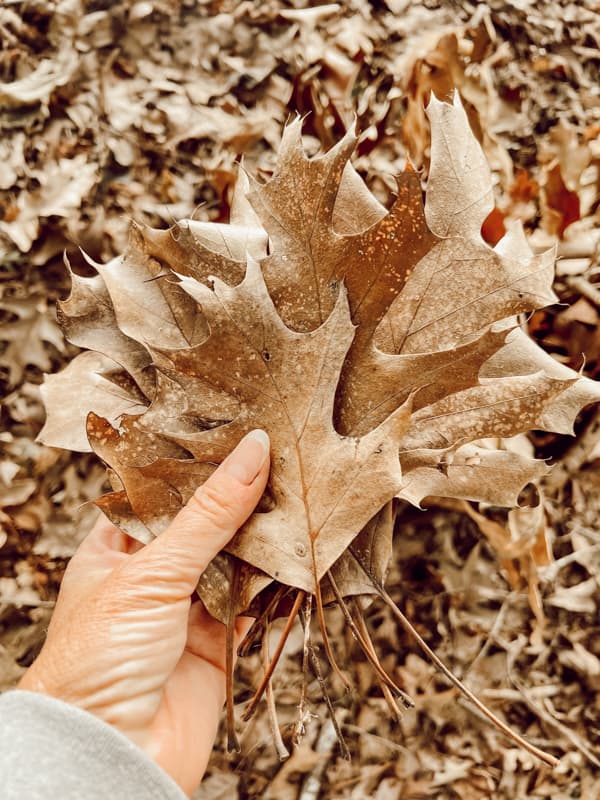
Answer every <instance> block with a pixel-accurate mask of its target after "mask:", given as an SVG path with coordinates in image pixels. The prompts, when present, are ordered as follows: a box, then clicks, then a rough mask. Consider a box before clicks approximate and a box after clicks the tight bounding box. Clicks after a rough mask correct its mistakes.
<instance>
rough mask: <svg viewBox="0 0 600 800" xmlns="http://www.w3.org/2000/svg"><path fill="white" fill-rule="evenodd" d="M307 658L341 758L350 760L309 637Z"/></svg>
mask: <svg viewBox="0 0 600 800" xmlns="http://www.w3.org/2000/svg"><path fill="white" fill-rule="evenodd" d="M308 658H309V661H310V665H311V667H312V669H313V672H314V673H315V678H316V679H317V681H318V682H319V688H320V689H321V694H322V696H323V700H324V701H325V705H326V706H327V711H329V717H330V719H331V723H332V725H333V727H334V730H335V734H336V736H337V740H338V742H339V744H340V750H341V751H342V758H344V759H345V760H346V761H350V751H349V750H348V745H347V744H346V740H345V739H344V735H343V733H342V731H341V729H340V726H339V723H338V721H337V718H336V716H335V711H334V710H333V703H332V702H331V698H330V697H329V693H328V691H327V687H326V686H325V681H324V679H323V674H322V672H321V667H320V666H319V659H318V658H317V654H316V653H315V648H314V647H313V645H312V642H311V641H310V639H309V641H308Z"/></svg>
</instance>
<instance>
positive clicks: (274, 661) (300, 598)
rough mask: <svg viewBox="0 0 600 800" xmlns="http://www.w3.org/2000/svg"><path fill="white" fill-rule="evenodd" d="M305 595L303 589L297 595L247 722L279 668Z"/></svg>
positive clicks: (248, 712) (250, 707) (248, 711)
mask: <svg viewBox="0 0 600 800" xmlns="http://www.w3.org/2000/svg"><path fill="white" fill-rule="evenodd" d="M305 595H306V592H304V591H303V590H302V589H301V590H300V591H299V592H298V594H297V595H296V599H295V600H294V605H293V606H292V610H291V611H290V615H289V617H288V618H287V620H286V623H285V628H284V629H283V633H282V634H281V636H280V638H279V641H278V642H277V647H276V648H275V653H274V654H273V658H272V659H271V662H270V664H269V666H268V667H267V669H266V670H265V674H264V675H263V678H262V681H261V682H260V686H259V687H258V689H257V690H256V692H255V693H254V697H253V698H252V700H250V702H249V703H248V705H247V706H246V710H245V711H244V713H243V714H242V719H243V720H244V721H245V722H247V721H248V720H249V719H250V717H251V716H252V715H253V714H254V712H255V711H256V709H257V707H258V704H259V702H260V700H261V697H262V696H263V694H264V693H265V689H266V688H267V684H268V683H269V681H270V680H271V676H272V675H273V672H274V670H275V667H276V666H277V662H278V661H279V658H280V656H281V653H282V652H283V648H284V646H285V643H286V641H287V638H288V636H289V635H290V631H291V630H292V625H293V624H294V620H295V619H296V617H297V616H298V611H299V609H300V606H301V605H302V601H303V600H304V596H305Z"/></svg>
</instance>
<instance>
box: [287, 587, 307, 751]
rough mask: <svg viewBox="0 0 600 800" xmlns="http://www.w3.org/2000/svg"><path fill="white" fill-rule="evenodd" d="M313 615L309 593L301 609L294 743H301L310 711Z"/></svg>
mask: <svg viewBox="0 0 600 800" xmlns="http://www.w3.org/2000/svg"><path fill="white" fill-rule="evenodd" d="M311 617H312V597H311V595H309V594H307V595H306V597H305V598H304V607H303V608H301V609H300V621H301V623H302V627H303V628H304V642H303V647H302V688H301V690H300V700H299V701H298V720H297V722H296V725H295V726H294V735H293V737H292V740H293V742H294V745H298V744H299V743H300V739H301V738H302V737H303V736H304V732H305V724H306V719H307V716H309V714H310V712H308V710H307V708H306V693H307V691H308V648H309V645H310V620H311Z"/></svg>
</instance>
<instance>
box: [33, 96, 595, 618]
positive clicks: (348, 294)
mask: <svg viewBox="0 0 600 800" xmlns="http://www.w3.org/2000/svg"><path fill="white" fill-rule="evenodd" d="M428 115H429V118H430V122H431V133H432V148H431V169H430V174H429V179H428V184H427V191H426V202H425V205H423V200H422V191H421V186H420V181H419V179H418V176H416V175H415V174H414V173H413V172H412V171H410V170H407V172H405V173H404V174H403V175H402V176H400V178H399V179H398V193H397V196H396V198H395V200H394V202H393V204H392V206H391V208H390V209H389V210H386V209H385V208H383V207H382V206H381V205H380V204H379V203H378V202H377V201H376V200H375V199H374V198H373V197H372V196H371V194H370V192H369V191H368V190H367V188H366V186H365V185H364V183H363V182H362V181H361V179H360V178H359V177H358V175H357V174H356V172H355V171H354V169H353V168H352V165H351V163H350V161H349V159H350V156H351V153H352V151H353V149H354V146H355V144H356V137H355V135H354V133H353V132H352V131H348V133H347V134H346V135H345V136H344V138H343V139H342V140H341V141H340V142H339V143H338V144H337V145H336V146H334V147H333V148H332V149H331V150H329V151H328V152H327V153H324V154H320V155H318V156H316V157H314V158H307V156H306V155H305V153H304V150H303V147H302V140H301V123H300V121H299V120H297V121H295V122H293V123H292V124H291V125H289V126H288V127H286V129H285V131H284V134H283V139H282V143H281V148H280V151H279V159H278V163H277V167H276V170H275V172H274V174H273V176H272V177H271V178H270V179H269V180H268V181H267V182H266V183H264V184H261V183H258V182H257V181H255V180H253V179H250V180H249V181H248V179H247V178H246V176H245V175H244V174H243V173H242V175H241V177H240V183H239V185H238V187H237V191H236V197H235V202H234V206H233V209H232V223H233V224H231V225H222V224H219V225H217V224H207V223H196V222H193V221H182V222H180V223H178V224H176V225H175V226H174V227H173V228H172V229H171V230H170V231H154V230H152V229H148V228H140V227H137V226H134V227H133V228H132V230H131V234H130V241H129V245H128V248H127V250H126V252H125V253H124V254H123V256H121V257H119V258H116V259H114V260H113V261H111V262H110V263H109V264H105V265H101V264H98V265H95V266H96V269H97V271H98V275H97V276H96V277H94V278H90V279H82V278H77V277H75V276H74V285H73V293H72V295H71V297H70V298H69V300H68V301H67V302H66V303H64V304H63V306H62V311H61V322H62V324H63V327H64V329H65V331H66V334H67V337H68V338H69V339H70V340H71V341H73V342H76V343H78V344H80V345H82V346H85V347H88V348H92V349H94V350H96V351H97V352H99V353H101V354H102V358H103V359H104V360H102V362H101V363H99V366H98V368H95V367H94V366H93V365H92V363H91V360H90V359H89V357H87V354H83V355H82V356H79V357H78V358H77V359H76V360H75V361H74V362H73V364H72V365H71V366H70V367H69V368H67V370H65V371H64V372H63V373H60V374H59V375H57V376H53V377H52V378H50V379H48V386H47V389H46V392H45V395H46V401H47V406H48V421H47V423H46V427H45V429H44V431H43V432H42V439H43V440H44V441H48V442H49V443H52V444H54V445H58V444H60V442H61V440H62V441H63V443H64V444H66V445H67V446H69V445H70V444H72V437H70V434H69V432H68V431H67V430H65V425H64V420H65V417H64V411H63V408H64V407H65V406H66V405H68V407H69V409H70V412H71V414H72V417H73V419H74V420H77V423H76V424H77V426H78V431H79V433H81V432H82V431H83V425H84V423H85V421H86V420H87V423H86V424H87V428H86V432H87V438H88V440H89V444H90V446H91V447H92V449H94V450H95V451H96V452H97V453H98V454H99V455H100V457H101V458H103V460H104V461H105V462H106V463H107V464H108V465H109V466H110V468H111V476H112V481H113V486H114V488H115V491H114V492H113V493H112V494H109V495H106V496H105V497H103V498H102V499H101V500H100V501H99V505H100V506H101V508H103V509H104V510H105V511H106V513H108V514H109V516H110V517H111V518H112V519H114V520H115V521H116V522H117V523H118V524H120V525H122V526H123V527H124V528H125V529H126V530H128V531H129V532H130V533H131V534H132V535H134V536H138V537H139V538H140V539H142V540H143V541H148V539H149V538H151V537H152V536H156V535H159V534H160V533H161V531H162V530H164V528H165V527H166V525H167V524H168V523H169V521H170V519H171V518H172V517H173V515H174V514H175V513H176V512H177V511H178V510H179V509H180V508H181V506H182V505H183V504H184V503H185V502H186V500H187V499H188V498H189V496H190V495H191V493H192V492H193V490H194V488H195V487H196V486H197V485H198V483H199V482H201V481H202V480H203V479H204V478H205V477H206V476H208V475H209V474H210V472H211V471H212V470H213V469H214V468H215V465H216V464H217V463H219V462H220V461H221V460H222V459H223V458H224V457H225V456H226V454H227V453H228V452H229V451H230V450H231V449H232V448H233V447H234V445H235V444H236V443H237V442H238V441H239V440H240V438H241V437H242V436H243V435H244V434H245V433H246V432H247V431H249V430H251V429H252V428H254V427H263V428H265V429H266V430H267V431H268V433H269V435H270V437H271V441H272V470H271V477H270V480H269V487H268V491H267V495H266V497H265V499H264V502H263V506H262V507H261V508H260V509H259V510H258V513H255V514H254V515H253V516H252V517H251V518H250V520H249V521H248V523H247V524H246V525H245V526H244V527H243V528H242V530H241V531H240V532H239V533H238V535H237V536H236V537H235V538H234V540H233V541H232V542H231V544H230V546H229V547H228V553H229V554H232V555H234V556H236V557H237V559H238V560H239V561H241V562H242V563H243V565H244V566H243V567H242V568H240V569H241V573H240V574H241V578H240V581H241V583H240V586H241V589H239V591H236V600H237V602H236V610H243V609H248V608H250V609H252V608H255V609H256V610H257V613H259V610H260V608H261V607H264V604H262V605H261V604H260V603H259V604H258V606H256V604H255V606H253V605H252V604H253V602H255V601H256V598H257V596H259V595H261V593H262V595H263V597H272V593H273V591H274V587H275V586H277V584H283V585H286V586H289V587H293V588H294V589H296V590H304V591H306V592H308V593H316V592H317V591H318V590H319V586H320V583H321V582H323V592H324V593H325V594H327V592H328V591H329V588H328V587H329V583H328V574H329V572H330V571H331V575H332V576H334V577H335V583H336V584H337V585H338V588H340V590H341V592H342V594H345V595H352V594H362V593H364V592H366V591H368V587H367V586H366V585H365V584H366V581H365V575H364V574H363V573H361V571H360V569H358V568H357V566H356V563H355V562H354V561H353V559H352V558H351V557H350V556H349V555H348V548H349V546H351V545H353V543H354V545H355V548H356V551H359V552H360V553H361V555H360V558H361V560H364V562H369V564H370V568H371V570H372V572H373V573H374V574H375V576H376V577H377V579H378V580H382V579H383V577H384V574H385V569H386V565H387V562H388V560H389V556H390V552H391V550H390V548H391V544H390V543H391V531H392V526H393V513H391V503H392V501H393V499H394V498H395V497H400V498H404V499H406V500H408V501H410V502H412V503H414V504H416V505H419V504H420V503H421V501H422V500H423V498H425V497H427V496H429V495H445V496H448V497H455V498H463V499H471V500H482V501H486V502H492V503H497V504H501V505H507V506H510V505H514V504H515V503H516V500H517V495H518V493H519V491H520V489H521V488H522V487H523V485H524V484H526V483H527V482H529V481H532V480H535V479H536V478H539V477H540V475H542V474H543V473H544V472H545V471H546V469H547V468H546V465H545V464H544V463H543V462H539V461H535V460H533V459H529V458H526V457H524V456H522V455H518V454H516V453H512V452H507V451H494V450H490V449H489V447H480V446H478V444H477V443H478V440H480V439H484V438H487V437H510V436H513V435H516V434H518V433H521V432H523V431H527V430H530V429H532V428H546V429H550V430H555V431H560V432H571V431H572V425H573V421H574V419H575V416H576V415H577V413H578V412H579V410H580V409H581V408H582V407H583V406H584V405H586V404H587V403H589V402H592V401H594V400H597V399H599V398H600V391H599V390H598V386H597V385H596V384H595V383H593V382H592V381H589V380H587V379H585V378H582V377H581V376H579V375H578V374H577V373H575V372H573V371H571V370H569V369H567V368H566V367H564V366H562V365H559V364H557V363H556V362H554V361H553V360H552V359H551V358H550V357H549V356H547V355H546V354H545V353H544V352H543V351H542V350H540V348H538V347H537V346H536V345H535V344H534V343H533V342H532V341H531V340H529V339H528V338H527V336H526V335H525V334H524V333H523V331H522V330H521V329H520V327H518V324H517V315H518V314H520V313H522V312H529V311H532V310H533V309H535V308H538V307H540V306H544V305H548V304H550V303H553V302H555V299H556V298H555V295H554V293H553V291H552V280H553V253H551V252H550V253H543V254H541V255H534V254H533V253H532V252H531V251H530V249H529V247H528V245H527V242H526V240H525V238H524V236H523V233H522V230H520V229H519V228H512V229H511V230H509V232H508V233H507V234H506V235H505V236H504V237H503V239H502V240H501V241H500V242H499V243H498V245H497V246H496V247H495V248H494V249H492V248H490V247H489V246H488V245H487V244H486V243H485V242H484V241H483V239H482V237H481V226H482V224H483V222H484V220H485V219H486V217H487V215H488V214H489V212H490V210H491V209H492V207H493V198H492V189H491V180H490V175H489V171H488V168H487V165H486V163H485V159H484V157H483V154H482V152H481V149H480V147H479V145H478V143H477V141H476V140H475V138H474V136H473V134H472V132H471V130H470V128H469V125H468V122H467V119H466V116H465V113H464V111H463V109H462V107H461V106H460V103H459V102H458V100H457V99H456V98H455V101H454V103H453V104H446V103H441V102H439V101H437V100H436V99H435V98H433V99H432V101H431V103H430V105H429V108H428ZM246 188H247V189H248V191H245V189H246ZM84 357H87V362H84V361H83V358H84ZM76 365H77V366H76ZM119 367H120V368H121V369H119ZM93 374H95V376H96V377H95V378H94V377H93ZM80 375H81V376H83V375H85V376H86V377H85V378H83V380H84V381H85V382H86V385H87V386H90V392H89V393H87V392H86V393H78V394H73V393H72V392H71V393H69V397H70V400H69V401H67V392H68V390H69V387H70V386H73V379H74V377H75V379H76V380H80V378H79V377H78V376H80ZM127 376H128V377H127ZM127 381H128V382H127ZM107 384H108V386H107ZM110 384H112V385H113V386H115V387H117V388H118V390H117V389H111V387H110ZM61 386H62V387H63V388H62V397H61ZM93 387H98V388H97V389H93ZM59 398H60V399H59ZM127 404H129V405H127ZM90 412H96V413H95V414H93V413H90ZM78 435H79V434H78ZM385 509H387V511H385V513H384V510H385ZM237 563H238V562H237V561H235V560H232V559H231V557H230V556H227V555H223V556H222V557H221V559H220V561H219V562H216V563H215V565H213V566H212V567H211V568H210V569H209V571H208V572H207V574H206V575H205V576H204V577H203V580H202V581H201V584H200V592H201V594H202V597H203V598H204V599H205V602H206V603H207V605H208V606H209V608H210V610H211V612H212V613H214V614H215V615H216V616H219V617H220V618H221V619H226V618H227V615H228V606H229V604H230V596H229V592H230V578H231V575H232V572H231V570H232V568H233V567H232V565H235V564H237ZM238 577H239V576H238ZM238 588H239V587H238ZM265 593H266V594H265Z"/></svg>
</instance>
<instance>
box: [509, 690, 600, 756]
mask: <svg viewBox="0 0 600 800" xmlns="http://www.w3.org/2000/svg"><path fill="white" fill-rule="evenodd" d="M511 680H512V682H513V684H514V685H515V686H516V687H517V689H518V690H519V694H520V696H521V699H522V700H523V702H524V703H525V705H526V706H527V707H528V708H529V709H531V711H533V713H534V714H536V715H537V716H538V717H539V718H540V719H541V720H543V721H544V722H546V723H547V724H548V725H552V726H553V727H554V728H556V730H558V731H560V733H562V735H563V736H564V737H565V739H568V740H569V741H570V742H571V744H572V745H573V747H575V748H576V749H577V750H579V752H580V753H582V754H583V755H584V756H585V757H586V758H587V759H588V761H590V762H591V763H592V764H593V765H594V766H595V767H600V760H599V759H598V758H597V757H596V756H595V755H594V753H593V752H592V751H591V750H590V749H589V747H588V746H587V745H586V744H585V742H584V741H583V740H582V739H581V738H580V737H579V736H578V735H577V734H576V733H575V731H572V730H571V729H570V728H567V726H566V725H563V724H562V722H559V721H558V720H557V719H555V718H554V717H553V716H552V714H550V713H548V711H546V709H544V708H542V706H538V704H537V703H534V701H533V700H531V699H530V698H529V697H527V694H526V693H525V687H524V686H523V685H522V684H521V683H519V681H517V680H516V679H515V678H512V677H511Z"/></svg>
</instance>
